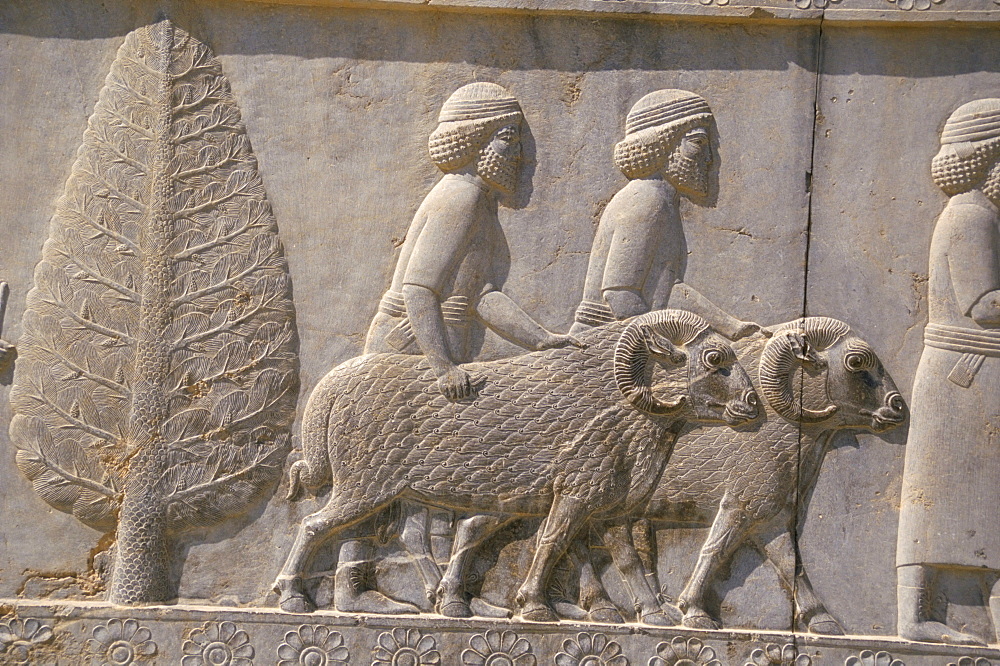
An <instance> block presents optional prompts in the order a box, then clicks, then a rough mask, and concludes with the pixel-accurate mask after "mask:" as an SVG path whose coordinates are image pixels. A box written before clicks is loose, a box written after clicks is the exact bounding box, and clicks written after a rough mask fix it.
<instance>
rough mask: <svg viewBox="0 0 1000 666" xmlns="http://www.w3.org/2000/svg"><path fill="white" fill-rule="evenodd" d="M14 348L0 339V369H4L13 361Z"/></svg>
mask: <svg viewBox="0 0 1000 666" xmlns="http://www.w3.org/2000/svg"><path fill="white" fill-rule="evenodd" d="M15 354H16V348H15V347H14V345H12V344H11V343H9V342H7V341H6V340H4V339H3V338H0V369H3V368H6V367H7V365H8V364H9V363H10V362H11V361H13V360H14V356H15Z"/></svg>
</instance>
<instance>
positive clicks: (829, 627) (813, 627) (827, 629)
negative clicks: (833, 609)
mask: <svg viewBox="0 0 1000 666" xmlns="http://www.w3.org/2000/svg"><path fill="white" fill-rule="evenodd" d="M809 633H811V634H823V635H824V636H843V635H844V628H843V627H841V626H840V623H839V622H837V621H836V620H834V619H833V616H831V615H830V614H829V613H817V614H816V616H815V617H813V618H812V619H811V620H809Z"/></svg>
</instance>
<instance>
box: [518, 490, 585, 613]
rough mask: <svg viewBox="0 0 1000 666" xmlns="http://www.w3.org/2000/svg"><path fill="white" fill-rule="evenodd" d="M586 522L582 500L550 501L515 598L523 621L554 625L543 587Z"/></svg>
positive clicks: (561, 497) (558, 498)
mask: <svg viewBox="0 0 1000 666" xmlns="http://www.w3.org/2000/svg"><path fill="white" fill-rule="evenodd" d="M586 518H587V511H586V505H585V504H584V502H583V501H582V500H579V499H577V498H575V497H567V496H566V495H556V496H555V499H553V501H552V507H551V508H550V509H549V515H548V516H547V517H546V519H545V523H544V524H543V525H542V527H540V528H539V530H540V536H539V539H538V545H537V547H536V548H535V556H534V557H533V558H532V560H531V566H530V567H529V569H528V574H527V576H525V580H524V583H522V584H521V587H520V588H519V589H518V591H517V596H516V597H515V598H516V599H517V603H518V605H519V606H520V607H521V617H522V618H523V619H525V620H528V621H531V622H556V621H558V618H557V617H556V615H555V613H553V612H552V609H551V608H549V605H548V600H547V599H546V598H545V586H546V584H547V583H548V580H549V576H550V575H551V574H552V569H553V568H554V567H555V565H556V562H558V561H559V558H560V557H561V556H562V554H563V552H565V550H566V547H567V546H568V545H569V542H570V540H571V539H572V538H573V537H574V536H576V533H577V532H578V531H579V530H580V527H581V526H582V525H583V523H584V521H585V520H586Z"/></svg>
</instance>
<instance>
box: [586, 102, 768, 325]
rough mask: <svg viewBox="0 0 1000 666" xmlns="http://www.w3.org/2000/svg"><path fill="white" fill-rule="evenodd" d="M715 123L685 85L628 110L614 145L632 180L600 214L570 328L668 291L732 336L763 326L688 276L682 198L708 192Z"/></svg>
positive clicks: (660, 302)
mask: <svg viewBox="0 0 1000 666" xmlns="http://www.w3.org/2000/svg"><path fill="white" fill-rule="evenodd" d="M711 125H712V110H711V109H710V108H709V106H708V102H706V101H705V100H704V99H703V98H702V97H701V96H699V95H696V94H694V93H691V92H688V91H686V90H657V91H656V92H652V93H650V94H648V95H646V96H645V97H643V98H642V99H640V100H639V101H638V102H636V104H635V105H634V106H633V107H632V109H631V110H630V111H629V113H628V117H627V118H626V121H625V138H624V139H623V140H622V141H620V142H619V143H618V145H616V146H615V150H614V161H615V164H616V165H617V166H618V168H619V169H621V170H622V172H623V173H624V174H625V175H626V176H627V177H628V178H629V182H628V184H627V185H625V187H623V188H622V189H621V190H620V191H619V192H618V193H617V194H616V195H615V196H614V198H612V199H611V201H610V202H609V203H608V205H607V207H606V208H605V209H604V213H603V215H601V221H600V223H599V225H598V227H597V235H596V237H595V238H594V244H593V247H592V249H591V252H590V264H589V266H588V268H587V278H586V282H585V283H584V287H583V300H582V302H581V303H580V306H579V307H578V308H577V311H576V323H574V325H573V328H572V329H570V332H571V333H574V334H575V333H578V332H580V331H582V330H584V329H586V328H589V327H591V326H600V325H601V324H606V323H608V322H610V321H614V320H621V319H627V318H629V317H632V316H635V315H638V314H643V313H645V312H649V311H650V310H659V309H661V308H665V307H667V302H668V301H669V300H670V297H671V294H673V295H674V301H673V306H674V307H681V308H684V309H688V310H692V311H694V312H697V313H698V314H700V315H702V316H703V317H705V319H707V320H708V321H709V323H710V324H711V325H712V327H713V328H715V329H716V330H717V331H719V332H720V333H722V334H723V335H725V336H726V337H728V338H730V339H737V338H740V337H743V336H746V335H749V334H751V333H753V332H754V331H756V330H759V327H758V326H757V325H756V324H753V323H749V322H744V321H740V320H738V319H735V318H733V317H731V316H729V315H728V314H726V313H725V312H723V311H722V310H721V309H719V308H718V307H716V306H715V305H713V304H712V303H711V302H710V301H709V300H708V299H706V298H705V297H704V296H702V295H701V294H699V293H698V292H697V291H695V290H694V289H692V288H691V287H690V286H688V285H686V284H684V282H683V278H684V265H685V262H686V247H685V244H684V229H683V228H682V226H681V217H680V208H679V203H680V201H679V200H680V196H682V195H683V196H687V197H695V198H697V197H702V196H705V195H707V194H708V189H709V174H710V169H711V166H712V161H713V160H712V146H711V141H710V135H709V130H710V128H711Z"/></svg>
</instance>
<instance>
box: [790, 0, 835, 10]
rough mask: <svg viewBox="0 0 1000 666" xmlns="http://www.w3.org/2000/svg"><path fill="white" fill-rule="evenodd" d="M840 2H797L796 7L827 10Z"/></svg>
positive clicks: (829, 0) (821, 0) (815, 0)
mask: <svg viewBox="0 0 1000 666" xmlns="http://www.w3.org/2000/svg"><path fill="white" fill-rule="evenodd" d="M838 2H840V0H795V6H796V7H798V8H799V9H809V8H813V9H826V8H827V7H829V6H830V5H835V4H837V3H838Z"/></svg>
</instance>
